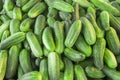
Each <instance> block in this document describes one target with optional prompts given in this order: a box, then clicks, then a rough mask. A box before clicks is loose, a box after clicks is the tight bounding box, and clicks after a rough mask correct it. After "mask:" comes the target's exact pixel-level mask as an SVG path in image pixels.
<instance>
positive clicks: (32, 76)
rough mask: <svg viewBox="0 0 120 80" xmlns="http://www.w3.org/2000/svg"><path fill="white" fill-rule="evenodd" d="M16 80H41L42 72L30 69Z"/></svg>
mask: <svg viewBox="0 0 120 80" xmlns="http://www.w3.org/2000/svg"><path fill="white" fill-rule="evenodd" d="M18 80H43V79H42V74H41V73H40V72H38V71H31V72H29V73H26V74H24V75H23V76H21V77H20V78H18Z"/></svg>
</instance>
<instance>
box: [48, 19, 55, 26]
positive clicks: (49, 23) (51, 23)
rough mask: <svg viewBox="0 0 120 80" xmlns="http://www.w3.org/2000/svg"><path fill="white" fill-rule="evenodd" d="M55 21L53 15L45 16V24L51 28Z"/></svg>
mask: <svg viewBox="0 0 120 80" xmlns="http://www.w3.org/2000/svg"><path fill="white" fill-rule="evenodd" d="M54 23H55V19H54V18H53V17H48V18H47V24H48V26H49V27H51V28H53V27H54Z"/></svg>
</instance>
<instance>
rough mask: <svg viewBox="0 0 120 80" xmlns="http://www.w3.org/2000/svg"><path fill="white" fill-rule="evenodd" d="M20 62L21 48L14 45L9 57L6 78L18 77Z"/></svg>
mask: <svg viewBox="0 0 120 80" xmlns="http://www.w3.org/2000/svg"><path fill="white" fill-rule="evenodd" d="M18 61H19V48H18V46H17V45H13V46H12V47H11V48H10V50H9V56H8V61H7V68H6V76H5V77H6V78H7V79H9V78H13V77H14V76H15V75H16V72H17V67H18Z"/></svg>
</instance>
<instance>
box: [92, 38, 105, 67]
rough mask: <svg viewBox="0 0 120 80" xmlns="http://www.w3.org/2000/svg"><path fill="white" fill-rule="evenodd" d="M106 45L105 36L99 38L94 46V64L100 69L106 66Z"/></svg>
mask: <svg viewBox="0 0 120 80" xmlns="http://www.w3.org/2000/svg"><path fill="white" fill-rule="evenodd" d="M105 47H106V41H105V39H104V38H99V39H97V41H96V43H95V44H94V46H93V59H94V64H95V66H96V67H97V68H98V69H102V68H103V67H104V61H103V58H104V52H105Z"/></svg>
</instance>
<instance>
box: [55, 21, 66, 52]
mask: <svg viewBox="0 0 120 80" xmlns="http://www.w3.org/2000/svg"><path fill="white" fill-rule="evenodd" d="M53 29H54V33H55V45H56V48H55V51H56V52H57V53H59V54H61V53H63V51H64V22H59V21H56V22H55V23H54V27H53Z"/></svg>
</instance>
